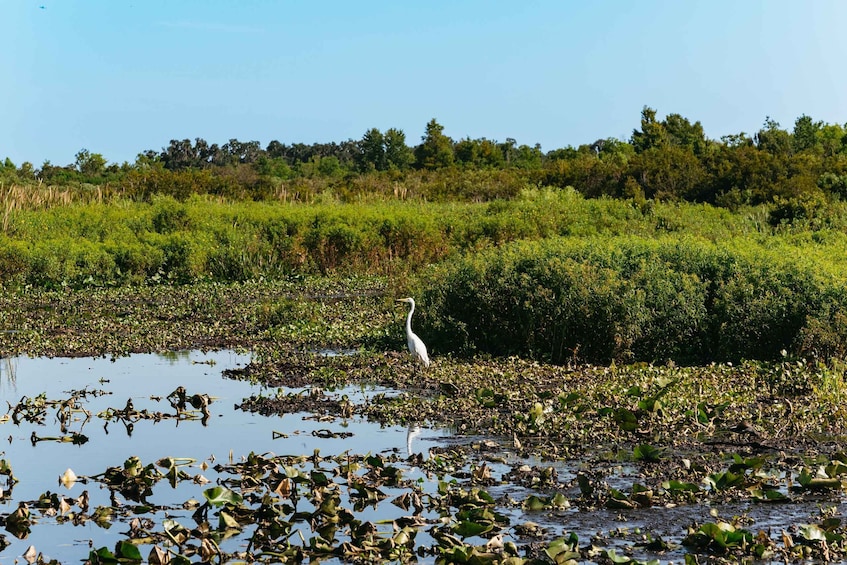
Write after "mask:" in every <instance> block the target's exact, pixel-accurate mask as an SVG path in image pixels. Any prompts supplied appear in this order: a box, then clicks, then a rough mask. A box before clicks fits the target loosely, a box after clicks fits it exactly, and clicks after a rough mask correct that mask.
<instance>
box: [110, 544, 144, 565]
mask: <svg viewBox="0 0 847 565" xmlns="http://www.w3.org/2000/svg"><path fill="white" fill-rule="evenodd" d="M115 554H116V555H117V556H118V559H120V560H122V561H123V560H129V561H141V560H142V559H143V558H142V557H141V552H140V551H139V550H138V547H137V546H136V545H135V544H134V543H131V542H128V541H124V540H121V541H119V542H118V543H117V545H116V546H115Z"/></svg>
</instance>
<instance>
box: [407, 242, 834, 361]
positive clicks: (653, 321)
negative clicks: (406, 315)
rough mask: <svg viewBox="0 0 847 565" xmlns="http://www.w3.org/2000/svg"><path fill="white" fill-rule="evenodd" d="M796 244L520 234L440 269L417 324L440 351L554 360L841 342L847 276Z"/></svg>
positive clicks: (777, 351)
mask: <svg viewBox="0 0 847 565" xmlns="http://www.w3.org/2000/svg"><path fill="white" fill-rule="evenodd" d="M771 243H772V242H771ZM789 248H790V246H789V245H788V244H780V245H778V246H775V247H773V246H772V248H770V249H768V248H766V247H765V246H763V245H761V244H759V243H758V242H756V241H755V240H753V239H750V238H737V239H734V240H732V241H727V242H724V244H723V245H718V244H715V243H712V242H707V241H704V240H702V239H692V238H683V239H681V240H679V239H670V238H660V239H645V238H640V237H615V238H605V239H598V238H590V239H583V240H574V239H572V238H554V239H549V240H545V241H538V242H519V243H515V244H512V245H509V246H507V247H505V248H503V249H500V250H497V251H496V252H495V251H492V252H487V253H483V254H479V255H476V256H473V257H470V256H469V257H464V258H461V259H457V260H454V261H451V262H447V263H445V264H443V265H440V266H438V267H436V268H434V269H433V270H432V271H431V272H430V273H429V274H428V277H427V278H426V281H425V282H423V283H422V284H421V288H422V291H421V292H420V296H421V312H422V314H421V317H420V322H419V327H420V331H421V333H422V334H423V335H426V336H427V337H428V338H429V340H430V341H431V343H432V346H433V348H434V349H436V350H441V351H445V350H471V351H483V352H488V353H492V354H497V355H500V354H503V355H505V354H521V355H526V354H529V355H532V356H534V357H536V358H539V359H543V360H547V361H552V362H555V363H563V362H567V361H569V360H578V361H590V362H600V363H606V362H609V361H612V360H620V361H633V360H639V361H651V362H652V361H659V362H662V361H666V360H674V361H677V362H683V363H698V362H703V361H711V360H736V359H742V358H757V359H773V358H777V357H779V356H780V355H781V352H782V351H783V350H786V351H789V352H794V353H797V354H804V355H816V354H817V355H822V356H825V355H830V354H832V353H834V352H843V351H844V349H845V345H847V334H845V333H844V331H843V330H844V328H845V316H844V314H843V311H844V310H843V309H842V306H843V305H844V304H845V303H847V287H845V279H844V278H843V277H841V278H838V279H833V277H830V276H823V275H822V276H816V275H814V274H813V273H814V271H815V267H814V264H813V263H812V262H811V260H808V261H807V260H797V259H796V258H791V257H790V255H792V253H791V252H790V249H789ZM842 266H843V265H842ZM832 269H833V270H835V269H837V267H833V268H832Z"/></svg>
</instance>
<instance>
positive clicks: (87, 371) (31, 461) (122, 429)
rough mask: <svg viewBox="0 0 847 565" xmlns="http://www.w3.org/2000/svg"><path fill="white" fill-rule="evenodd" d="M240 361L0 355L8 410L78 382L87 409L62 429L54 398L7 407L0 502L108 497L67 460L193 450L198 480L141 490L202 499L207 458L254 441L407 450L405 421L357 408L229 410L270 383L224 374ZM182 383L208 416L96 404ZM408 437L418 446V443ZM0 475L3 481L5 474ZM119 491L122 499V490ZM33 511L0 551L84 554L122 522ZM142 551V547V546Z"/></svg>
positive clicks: (266, 449)
mask: <svg viewBox="0 0 847 565" xmlns="http://www.w3.org/2000/svg"><path fill="white" fill-rule="evenodd" d="M324 354H326V352H324ZM249 361H250V356H249V355H244V354H237V353H235V352H232V351H219V352H207V353H202V352H197V351H192V352H179V353H173V354H168V355H156V354H140V355H131V356H128V357H120V358H117V359H114V360H109V359H106V358H70V359H68V358H54V359H48V358H35V359H33V358H27V357H20V358H15V359H3V360H0V402H2V403H3V404H7V403H8V405H7V406H3V409H2V411H3V412H4V413H6V414H7V416H8V415H9V414H11V413H12V411H13V408H14V406H15V405H17V404H18V403H20V402H21V401H22V400H23V399H27V398H28V399H35V398H37V397H38V396H39V395H41V394H45V396H46V399H47V400H48V401H53V400H63V399H67V398H69V397H70V396H71V391H83V390H84V391H86V394H85V396H84V397H83V398H81V399H80V405H81V406H82V407H83V408H85V410H87V411H88V413H90V417H86V415H85V414H84V413H82V412H80V411H76V412H73V413H72V419H71V421H69V422H67V423H66V432H65V433H62V431H61V429H60V428H61V424H60V422H59V421H58V419H57V418H56V414H57V410H58V409H57V408H56V407H51V406H48V407H47V408H46V411H45V413H44V417H43V422H41V423H32V422H27V421H26V420H24V419H21V421H20V422H19V423H18V424H15V423H14V422H13V421H12V419H11V418H4V421H3V423H2V424H0V438H2V444H0V459H3V460H5V461H6V462H7V463H8V464H9V466H10V467H11V469H12V473H13V475H14V477H15V478H16V479H17V480H18V482H17V483H15V484H14V485H12V486H11V489H10V490H11V493H10V492H8V491H7V492H6V493H5V494H6V496H5V497H4V498H2V502H0V513H2V514H8V513H12V512H13V511H14V510H15V509H16V508H17V507H18V503H19V502H21V501H33V500H37V499H38V497H39V496H40V495H41V494H43V493H45V492H47V491H50V492H52V493H57V494H59V495H60V496H63V497H71V498H76V497H78V496H80V494H81V493H82V492H83V491H85V490H87V491H88V492H89V494H90V496H91V508H92V509H93V508H95V507H96V506H98V505H106V506H109V504H110V502H109V492H108V490H107V489H106V488H105V486H101V485H100V484H99V483H97V482H94V481H88V483H87V484H83V482H81V481H77V482H76V483H75V484H73V485H69V486H70V488H66V487H65V486H63V485H62V483H61V481H60V477H61V476H62V475H63V474H64V473H65V471H66V469H71V470H73V472H74V473H75V474H76V475H77V476H79V477H85V476H93V475H98V474H101V473H103V472H104V471H105V470H106V469H107V468H109V467H119V466H122V465H123V463H124V461H126V460H127V459H128V458H130V457H132V456H135V457H138V458H139V459H140V460H141V462H142V464H143V465H145V466H146V465H148V464H150V463H155V462H156V461H158V460H159V459H161V458H164V457H172V458H175V459H176V458H190V459H193V460H194V461H195V462H196V463H195V464H194V465H191V466H190V467H188V468H186V469H185V470H186V471H187V472H188V473H189V474H191V475H198V474H199V475H202V476H203V477H205V478H207V479H209V480H210V481H211V482H210V483H208V484H205V485H199V484H195V483H192V482H190V481H182V482H179V483H177V486H176V488H171V486H170V485H169V484H168V483H167V481H166V480H164V481H160V482H158V483H157V484H156V485H155V486H154V487H153V495H152V496H150V497H148V498H147V502H149V503H150V504H151V505H162V506H167V507H172V506H175V505H176V506H178V505H180V504H182V503H183V502H185V501H186V500H189V499H192V498H193V499H199V500H201V501H202V500H203V496H202V491H203V490H205V489H207V488H210V487H212V486H214V485H215V483H216V482H217V480H218V479H219V478H220V477H219V475H218V473H216V472H215V470H214V466H215V464H216V463H228V462H233V461H235V462H237V461H240V460H242V459H243V457H245V456H247V455H249V454H250V453H251V452H252V453H256V454H306V455H311V454H313V453H314V452H315V450H320V453H321V455H322V456H333V455H339V454H342V453H344V452H347V451H349V452H352V453H369V452H370V453H380V452H396V453H398V454H400V455H401V456H403V457H405V456H406V449H407V435H408V433H407V432H408V430H407V429H406V428H404V427H403V428H401V427H396V426H394V427H381V426H379V425H377V424H371V423H368V422H366V421H363V420H362V419H360V418H350V419H346V420H342V419H334V420H330V421H326V420H324V421H318V420H316V419H310V418H309V416H310V415H308V414H286V415H284V416H271V417H267V416H261V415H258V414H254V413H250V412H246V411H242V410H238V409H237V408H236V406H237V405H238V404H240V403H241V401H242V400H243V399H245V398H247V397H250V396H251V395H259V394H263V395H265V396H273V395H275V394H277V392H278V391H277V389H267V388H264V387H262V386H260V385H257V384H251V383H249V382H245V381H239V380H233V379H227V378H223V377H222V372H223V371H224V370H226V369H236V368H238V367H242V366H244V365H245V364H247V363H249ZM179 386H182V387H184V388H185V390H186V392H187V394H188V395H193V394H203V395H208V396H209V397H210V398H211V400H212V402H211V403H210V404H209V405H208V411H209V417H208V419H207V420H206V421H205V423H204V422H203V421H202V419H201V414H200V413H199V412H197V413H194V414H193V416H194V417H192V418H189V419H184V418H181V419H177V418H173V417H166V418H162V419H159V420H158V421H156V420H155V419H138V418H131V419H128V420H131V426H129V427H128V426H127V425H126V424H127V422H122V421H121V419H120V418H112V419H106V418H105V417H104V416H105V415H104V414H103V412H104V411H106V410H109V409H110V408H111V409H123V408H124V407H125V406H126V403H127V400H129V399H131V400H132V404H133V407H134V409H135V410H136V411H139V412H142V411H144V410H146V411H148V413H154V412H162V413H165V414H169V415H172V414H174V410H173V408H172V407H171V405H170V403H169V401H168V399H167V397H168V395H170V394H171V393H173V392H174V391H175V389H176V388H177V387H179ZM286 392H292V391H288V390H286ZM293 392H295V393H296V392H298V391H293ZM385 392H386V391H384V390H381V389H378V388H374V387H348V388H345V389H341V390H338V391H335V392H330V391H327V394H338V395H342V394H346V395H347V396H348V397H349V398H350V400H351V401H353V402H357V403H359V402H362V401H363V400H364V399H365V398H366V397H368V396H370V395H374V394H379V393H385ZM188 408H189V409H191V406H190V405H189V406H188ZM98 414H100V415H101V417H98ZM33 434H34V435H33ZM74 434H81V435H82V436H85V438H87V441H85V442H84V443H81V444H74V443H73V442H72V441H67V440H66V441H59V440H58V439H50V438H61V437H65V438H71V437H72V436H73V435H74ZM438 435H441V434H440V433H439V432H433V431H429V430H423V431H422V433H421V434H420V435H418V436H417V439H416V442H420V443H422V444H424V446H423V449H426V447H425V444H426V443H427V442H430V441H432V438H434V437H436V436H438ZM76 437H80V436H79V435H77V436H76ZM34 438H38V439H37V441H33V439H34ZM42 438H43V439H42ZM415 447H416V448H420V447H421V446H419V445H418V444H417V443H416V445H415ZM204 462H205V463H206V464H207V465H208V467H207V468H206V469H205V470H204V469H202V468H201V464H202V463H204ZM160 470H161V471H162V472H165V469H160ZM3 478H4V479H5V477H3ZM0 483H2V484H3V486H4V487H6V488H9V487H7V486H6V485H5V482H4V481H0ZM117 498H118V500H119V501H120V500H122V499H121V497H120V496H118V497H117ZM74 510H77V511H78V509H76V508H75V509H74ZM168 514H169V515H170V516H179V514H180V513H179V512H176V511H175V510H173V509H171V510H169V511H168ZM191 514H192V512H191V511H184V512H182V515H183V516H184V517H185V520H184V522H185V524H186V525H187V526H188V527H191V526H192V525H193V522H192V520H191V518H190V517H191ZM32 515H33V518H34V520H33V522H34V523H33V525H32V527H31V532H30V533H29V535H28V536H27V537H26V538H25V539H22V540H19V539H16V538H15V537H14V536H11V535H9V534H6V540H7V542H9V543H10V545H9V546H8V547H6V548H5V549H4V550H2V552H0V563H7V562H11V561H12V559H14V558H18V557H19V556H21V555H22V554H23V553H24V552H25V551H26V550H27V548H28V547H29V546H34V547H35V549H36V550H37V551H38V552H41V553H43V555H44V557H45V558H50V559H57V560H59V561H62V562H77V561H79V560H81V559H85V557H87V556H88V552H89V548H90V547H93V548H99V547H102V546H106V547H108V548H110V549H113V548H114V546H115V543H116V541H117V540H118V539H123V537H124V534H125V532H126V529H127V528H126V526H125V525H123V524H120V523H117V522H118V520H115V521H113V522H112V523H111V525H110V527H108V528H104V527H101V526H99V525H97V524H96V523H95V522H94V521H92V520H89V521H86V522H85V523H84V524H82V525H79V526H74V525H71V524H62V523H59V522H58V521H57V520H56V519H55V518H52V517H42V516H40V515H39V513H38V512H35V511H34V512H33V513H32ZM153 516H155V514H153ZM154 520H155V518H154ZM143 553H144V555H145V557H146V552H143ZM21 560H22V559H21Z"/></svg>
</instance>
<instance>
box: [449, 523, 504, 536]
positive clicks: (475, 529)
mask: <svg viewBox="0 0 847 565" xmlns="http://www.w3.org/2000/svg"><path fill="white" fill-rule="evenodd" d="M492 529H494V526H493V525H492V524H480V523H477V522H469V521H467V520H466V521H464V522H459V523H458V524H456V525H455V526H453V531H454V532H456V534H458V535H459V536H461V537H462V538H469V537H473V536H478V535H481V534H484V533H485V532H489V531H491V530H492Z"/></svg>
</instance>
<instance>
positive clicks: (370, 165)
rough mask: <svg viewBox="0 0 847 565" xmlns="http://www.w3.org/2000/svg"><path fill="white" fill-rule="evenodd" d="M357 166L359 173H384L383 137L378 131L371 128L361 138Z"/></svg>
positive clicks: (385, 164)
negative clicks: (374, 171)
mask: <svg viewBox="0 0 847 565" xmlns="http://www.w3.org/2000/svg"><path fill="white" fill-rule="evenodd" d="M357 165H358V167H359V170H360V171H373V170H376V171H384V170H385V169H386V168H387V161H386V156H385V136H383V135H382V132H380V131H379V130H378V129H376V128H371V129H369V130H368V131H366V132H365V135H363V136H362V140H361V141H360V142H359V155H358V159H357Z"/></svg>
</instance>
